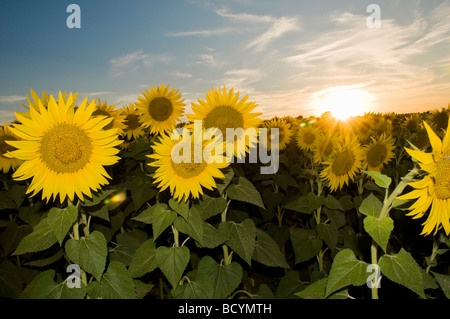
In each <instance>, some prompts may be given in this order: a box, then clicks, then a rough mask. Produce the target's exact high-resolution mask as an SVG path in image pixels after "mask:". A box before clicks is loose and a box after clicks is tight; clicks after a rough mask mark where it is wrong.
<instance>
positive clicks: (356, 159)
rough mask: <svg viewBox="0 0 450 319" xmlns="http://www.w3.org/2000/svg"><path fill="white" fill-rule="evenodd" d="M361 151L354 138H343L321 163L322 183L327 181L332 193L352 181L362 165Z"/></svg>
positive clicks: (362, 156)
mask: <svg viewBox="0 0 450 319" xmlns="http://www.w3.org/2000/svg"><path fill="white" fill-rule="evenodd" d="M363 158H364V155H363V151H362V148H361V146H360V144H359V142H358V140H357V138H356V137H355V136H345V138H344V140H343V142H342V143H338V145H337V147H336V150H335V151H334V152H333V154H332V155H331V156H330V157H329V158H328V160H327V161H325V162H323V164H324V165H325V169H324V170H323V171H322V172H321V173H320V178H321V179H322V180H323V181H328V183H329V187H330V190H331V191H332V192H333V191H335V190H337V189H338V188H339V189H341V188H342V187H343V186H344V185H348V183H349V181H350V180H351V181H353V180H354V178H355V175H356V174H357V173H358V171H359V170H360V169H361V167H362V164H363Z"/></svg>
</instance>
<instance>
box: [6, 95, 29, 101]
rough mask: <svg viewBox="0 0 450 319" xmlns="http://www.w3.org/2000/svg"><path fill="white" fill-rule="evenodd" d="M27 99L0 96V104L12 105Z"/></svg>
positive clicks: (14, 96)
mask: <svg viewBox="0 0 450 319" xmlns="http://www.w3.org/2000/svg"><path fill="white" fill-rule="evenodd" d="M26 99H27V98H26V97H25V96H18V95H6V96H5V95H4V96H0V102H3V103H14V102H19V101H24V100H26Z"/></svg>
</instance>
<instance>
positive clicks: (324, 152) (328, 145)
mask: <svg viewBox="0 0 450 319" xmlns="http://www.w3.org/2000/svg"><path fill="white" fill-rule="evenodd" d="M338 141H339V137H338V136H337V134H327V135H325V134H324V135H320V136H319V138H318V140H317V147H316V148H315V149H314V157H313V161H314V163H316V164H318V165H319V164H321V163H322V162H324V161H326V160H327V159H328V157H329V156H330V155H331V154H333V150H334V149H335V148H336V146H337V144H338Z"/></svg>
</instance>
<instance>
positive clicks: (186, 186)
mask: <svg viewBox="0 0 450 319" xmlns="http://www.w3.org/2000/svg"><path fill="white" fill-rule="evenodd" d="M183 131H184V132H188V130H187V129H184V130H183ZM187 134H188V135H187V136H188V137H185V135H184V133H183V140H184V138H186V139H187V141H188V142H189V139H190V143H188V144H189V146H190V147H191V148H190V149H191V154H190V158H189V159H188V160H184V158H181V157H182V156H184V155H186V156H187V157H189V154H184V153H183V155H181V156H178V155H179V153H178V154H177V153H176V151H175V150H176V147H178V145H179V144H178V143H182V142H179V140H177V138H175V139H172V138H171V136H168V135H166V134H164V135H162V136H161V137H160V142H156V143H155V144H154V145H153V146H152V148H153V151H154V154H151V155H147V156H148V157H149V158H151V159H154V160H155V161H153V162H150V163H148V165H149V166H153V167H157V169H156V171H155V174H154V179H155V181H154V183H158V184H159V185H158V187H159V188H160V189H161V191H163V190H165V189H167V188H168V187H169V189H170V193H171V194H172V196H173V197H174V198H175V199H176V200H178V201H182V200H183V199H184V201H187V200H188V198H189V197H190V196H191V195H192V197H193V198H199V196H200V195H203V190H202V187H205V188H207V189H209V190H213V189H214V188H215V187H216V182H215V180H214V178H220V179H223V178H225V176H224V175H223V173H222V172H221V171H220V169H222V168H225V167H227V166H228V165H229V163H227V161H226V159H225V158H224V157H223V156H222V154H223V147H222V146H221V145H220V147H218V148H213V151H210V154H211V155H212V156H213V157H206V158H205V154H207V152H206V150H207V147H208V149H209V148H210V147H215V146H216V144H215V143H216V142H215V141H216V140H215V139H214V140H213V141H199V142H198V141H197V143H200V144H199V145H200V146H201V147H202V148H201V150H202V155H203V156H202V157H201V158H198V156H196V154H195V149H196V147H195V146H194V143H195V141H194V134H192V135H191V134H189V133H187ZM174 135H175V136H176V131H174ZM178 137H180V135H178ZM215 150H218V152H217V153H215ZM183 151H184V149H183Z"/></svg>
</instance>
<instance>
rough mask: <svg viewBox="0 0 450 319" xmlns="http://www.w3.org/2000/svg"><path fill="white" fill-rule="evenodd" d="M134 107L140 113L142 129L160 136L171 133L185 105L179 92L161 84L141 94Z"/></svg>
mask: <svg viewBox="0 0 450 319" xmlns="http://www.w3.org/2000/svg"><path fill="white" fill-rule="evenodd" d="M142 95H143V96H139V97H138V100H139V102H138V103H136V107H137V109H138V111H139V113H141V118H140V120H141V122H142V124H143V126H144V127H150V133H151V134H162V133H165V132H170V131H172V130H173V129H174V128H175V127H176V124H177V121H178V120H179V119H180V118H181V116H182V115H183V113H184V107H185V104H184V103H183V102H184V100H182V99H181V93H180V91H179V90H175V88H172V89H171V90H170V91H169V86H167V87H166V86H165V85H164V84H161V85H160V86H158V87H155V86H153V88H149V90H145V91H144V92H142Z"/></svg>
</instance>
